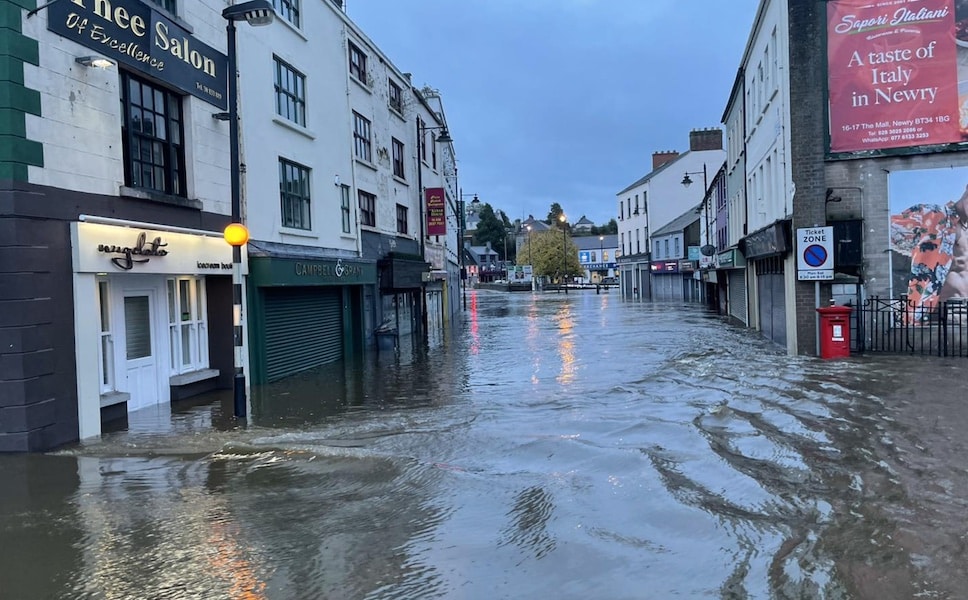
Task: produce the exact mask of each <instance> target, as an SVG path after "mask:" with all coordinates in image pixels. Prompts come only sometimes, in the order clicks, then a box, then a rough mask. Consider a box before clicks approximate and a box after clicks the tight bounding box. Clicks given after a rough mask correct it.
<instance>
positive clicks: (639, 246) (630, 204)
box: [617, 129, 725, 299]
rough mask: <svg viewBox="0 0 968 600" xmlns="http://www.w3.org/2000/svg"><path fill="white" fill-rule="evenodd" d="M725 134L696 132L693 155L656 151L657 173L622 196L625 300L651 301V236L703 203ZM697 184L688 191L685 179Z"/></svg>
mask: <svg viewBox="0 0 968 600" xmlns="http://www.w3.org/2000/svg"><path fill="white" fill-rule="evenodd" d="M722 143H723V142H722V130H720V129H704V130H693V131H692V132H690V134H689V148H690V149H689V151H687V152H684V153H682V154H680V153H678V152H676V151H665V152H655V153H654V154H653V155H652V171H650V172H649V173H648V174H646V175H645V176H644V177H642V178H641V179H639V180H638V181H636V182H635V183H633V184H632V185H630V186H628V187H627V188H625V189H624V190H622V191H620V192H619V193H618V194H617V197H618V243H619V250H618V255H617V259H618V269H619V273H620V283H621V289H622V294H623V297H626V298H641V299H650V298H651V297H652V295H651V273H652V267H651V261H652V258H653V257H652V256H651V254H650V253H651V251H652V246H653V243H652V232H653V231H655V230H658V229H660V228H661V227H663V226H665V225H667V224H669V223H670V222H671V221H672V220H673V219H675V218H676V217H678V216H680V215H681V214H682V213H683V212H684V211H685V210H687V209H688V208H690V207H693V206H695V205H697V204H699V203H700V202H701V201H702V198H703V195H704V193H705V190H703V189H702V188H703V187H704V186H703V172H706V173H707V174H710V175H711V174H714V173H715V172H716V171H717V170H718V169H719V166H720V165H721V164H722V161H723V160H724V158H725V152H724V151H723V149H722ZM687 173H688V174H689V177H690V178H691V179H692V180H693V181H694V182H695V181H698V185H689V186H684V185H683V184H682V182H683V179H684V177H685V175H686V174H687Z"/></svg>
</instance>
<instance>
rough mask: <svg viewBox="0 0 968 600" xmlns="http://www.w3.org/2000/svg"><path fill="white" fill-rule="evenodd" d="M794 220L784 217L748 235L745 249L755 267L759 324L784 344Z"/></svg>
mask: <svg viewBox="0 0 968 600" xmlns="http://www.w3.org/2000/svg"><path fill="white" fill-rule="evenodd" d="M790 238H791V232H790V221H789V220H780V221H776V222H774V223H772V224H771V225H768V226H766V227H764V228H762V229H759V230H757V231H754V232H753V233H751V234H749V235H747V236H746V237H745V238H743V240H742V241H741V249H742V250H743V255H744V256H745V257H746V260H748V261H749V264H750V265H751V267H752V269H753V271H754V282H755V290H754V293H755V306H756V308H755V313H754V314H752V315H751V317H750V318H751V320H755V323H756V328H757V329H759V330H760V332H761V333H762V334H763V335H764V336H765V337H766V338H767V339H770V340H773V341H774V342H775V343H777V344H779V345H780V346H784V347H785V346H786V344H787V311H786V279H785V278H786V265H785V261H786V256H787V255H789V253H790V247H791V246H790Z"/></svg>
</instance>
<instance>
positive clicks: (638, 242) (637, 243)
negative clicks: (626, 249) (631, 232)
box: [635, 229, 642, 254]
mask: <svg viewBox="0 0 968 600" xmlns="http://www.w3.org/2000/svg"><path fill="white" fill-rule="evenodd" d="M640 233H641V230H640V229H636V230H635V253H636V254H638V253H639V252H642V238H640V237H639V234H640Z"/></svg>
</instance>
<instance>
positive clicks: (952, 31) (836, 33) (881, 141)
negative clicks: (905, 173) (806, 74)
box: [827, 0, 968, 153]
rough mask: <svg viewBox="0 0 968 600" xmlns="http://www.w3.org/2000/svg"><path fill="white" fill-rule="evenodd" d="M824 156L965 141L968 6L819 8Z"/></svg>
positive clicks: (956, 2) (843, 0)
mask: <svg viewBox="0 0 968 600" xmlns="http://www.w3.org/2000/svg"><path fill="white" fill-rule="evenodd" d="M827 63H828V64H827V66H828V73H829V78H830V79H829V98H828V101H829V114H830V152H832V153H838V152H868V151H878V150H886V149H893V148H906V147H911V146H925V145H934V144H950V143H960V142H964V141H968V1H966V0H833V1H831V2H828V3H827Z"/></svg>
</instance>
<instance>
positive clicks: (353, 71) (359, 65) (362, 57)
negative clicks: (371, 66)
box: [350, 42, 368, 85]
mask: <svg viewBox="0 0 968 600" xmlns="http://www.w3.org/2000/svg"><path fill="white" fill-rule="evenodd" d="M350 75H352V76H353V77H356V79H357V80H359V82H360V83H362V84H363V85H368V84H367V81H366V54H363V51H362V50H360V49H359V47H358V46H357V45H356V44H354V43H353V42H350Z"/></svg>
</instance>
